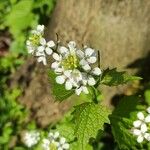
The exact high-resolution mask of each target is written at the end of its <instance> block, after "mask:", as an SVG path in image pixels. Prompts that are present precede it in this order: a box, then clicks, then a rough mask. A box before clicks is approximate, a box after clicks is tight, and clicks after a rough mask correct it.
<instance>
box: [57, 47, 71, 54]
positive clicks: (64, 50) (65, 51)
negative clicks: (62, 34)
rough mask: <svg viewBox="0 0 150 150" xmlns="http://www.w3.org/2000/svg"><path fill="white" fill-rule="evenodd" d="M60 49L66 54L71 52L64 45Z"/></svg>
mask: <svg viewBox="0 0 150 150" xmlns="http://www.w3.org/2000/svg"><path fill="white" fill-rule="evenodd" d="M58 51H59V52H60V53H61V54H66V53H68V52H69V50H68V48H66V47H64V46H61V47H60V48H59V49H58Z"/></svg>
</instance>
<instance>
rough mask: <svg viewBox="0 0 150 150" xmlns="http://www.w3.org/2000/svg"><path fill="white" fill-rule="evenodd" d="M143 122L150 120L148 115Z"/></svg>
mask: <svg viewBox="0 0 150 150" xmlns="http://www.w3.org/2000/svg"><path fill="white" fill-rule="evenodd" d="M145 122H147V123H149V122H150V115H148V116H147V117H146V118H145Z"/></svg>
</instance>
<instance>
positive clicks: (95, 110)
mask: <svg viewBox="0 0 150 150" xmlns="http://www.w3.org/2000/svg"><path fill="white" fill-rule="evenodd" d="M109 113H110V112H109V111H108V110H107V109H106V108H105V107H104V106H101V105H97V104H95V103H92V102H91V103H89V102H87V103H83V104H81V105H79V106H76V107H75V111H74V119H75V136H76V137H77V139H78V146H79V149H80V150H87V148H88V147H87V146H88V142H89V139H90V138H91V137H93V138H95V137H96V135H97V132H98V130H103V125H104V123H109V120H108V115H109Z"/></svg>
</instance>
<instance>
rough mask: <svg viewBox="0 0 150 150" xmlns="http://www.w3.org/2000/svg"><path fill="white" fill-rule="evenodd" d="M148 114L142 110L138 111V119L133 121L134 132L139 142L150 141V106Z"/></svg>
mask: <svg viewBox="0 0 150 150" xmlns="http://www.w3.org/2000/svg"><path fill="white" fill-rule="evenodd" d="M147 113H148V114H147V115H146V116H144V114H143V113H142V112H138V113H137V118H138V120H136V121H134V122H133V126H134V127H133V128H132V134H133V135H134V136H136V137H137V142H138V143H141V142H143V141H144V140H147V141H150V128H149V125H150V107H149V108H147Z"/></svg>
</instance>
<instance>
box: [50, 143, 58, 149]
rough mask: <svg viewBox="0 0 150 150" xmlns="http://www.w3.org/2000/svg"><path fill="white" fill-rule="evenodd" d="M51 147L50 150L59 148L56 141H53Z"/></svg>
mask: <svg viewBox="0 0 150 150" xmlns="http://www.w3.org/2000/svg"><path fill="white" fill-rule="evenodd" d="M49 148H50V150H57V146H56V144H55V143H51V144H50V146H49Z"/></svg>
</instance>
